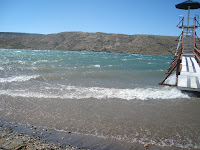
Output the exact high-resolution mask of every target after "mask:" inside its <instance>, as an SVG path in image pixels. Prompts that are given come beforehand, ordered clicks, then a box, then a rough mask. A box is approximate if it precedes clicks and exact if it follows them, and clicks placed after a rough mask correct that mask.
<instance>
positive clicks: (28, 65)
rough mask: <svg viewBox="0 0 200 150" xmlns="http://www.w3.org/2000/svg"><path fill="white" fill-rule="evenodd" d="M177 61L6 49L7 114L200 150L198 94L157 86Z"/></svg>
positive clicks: (2, 100) (2, 74)
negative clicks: (193, 95) (172, 63)
mask: <svg viewBox="0 0 200 150" xmlns="http://www.w3.org/2000/svg"><path fill="white" fill-rule="evenodd" d="M171 60H172V57H168V56H153V55H138V54H113V53H93V52H74V51H54V50H8V49H1V50H0V120H1V121H7V122H16V123H21V124H31V125H36V126H44V127H48V128H53V129H56V130H63V131H70V132H74V133H77V134H86V135H92V136H95V137H101V138H113V139H116V140H119V141H120V140H125V141H128V142H130V143H134V142H136V143H141V144H144V143H150V144H155V145H159V146H175V147H181V148H200V145H199V143H200V138H199V135H200V131H199V130H200V119H199V115H200V111H199V106H200V102H199V99H198V97H191V95H190V94H188V93H183V92H181V91H180V90H178V89H177V88H176V87H164V86H159V85H158V83H159V82H161V81H162V79H163V78H164V77H165V74H164V73H165V71H166V69H167V68H168V67H169V66H170V63H171ZM191 116H192V117H191Z"/></svg>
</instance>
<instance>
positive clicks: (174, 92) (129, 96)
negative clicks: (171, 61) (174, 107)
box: [0, 86, 189, 100]
mask: <svg viewBox="0 0 200 150" xmlns="http://www.w3.org/2000/svg"><path fill="white" fill-rule="evenodd" d="M35 90H39V91H35ZM35 90H0V94H1V95H9V96H12V97H18V96H19V97H33V98H59V99H89V98H93V99H123V100H150V99H160V100H161V99H176V98H189V96H188V95H187V94H184V93H182V92H181V91H180V90H178V89H177V88H175V87H173V88H171V87H163V88H135V89H115V88H100V87H77V86H63V87H62V86H60V87H52V88H51V87H46V88H44V89H35Z"/></svg>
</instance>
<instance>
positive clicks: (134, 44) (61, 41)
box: [0, 32, 177, 55]
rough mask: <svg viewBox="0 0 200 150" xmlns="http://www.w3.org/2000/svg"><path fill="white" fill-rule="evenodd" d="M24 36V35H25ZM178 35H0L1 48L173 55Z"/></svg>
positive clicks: (74, 33)
mask: <svg viewBox="0 0 200 150" xmlns="http://www.w3.org/2000/svg"><path fill="white" fill-rule="evenodd" d="M24 36H25V35H24ZM176 38H177V37H173V36H159V35H124V34H107V33H100V32H97V33H87V32H62V33H57V34H48V35H39V36H30V37H17V36H16V37H15V38H1V39H0V48H8V49H41V50H44V49H48V50H73V51H94V52H113V53H136V54H150V55H174V53H175V50H176V46H177V42H176V41H175V40H176Z"/></svg>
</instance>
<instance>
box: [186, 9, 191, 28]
mask: <svg viewBox="0 0 200 150" xmlns="http://www.w3.org/2000/svg"><path fill="white" fill-rule="evenodd" d="M190 7H191V6H188V22H187V26H189V22H190Z"/></svg>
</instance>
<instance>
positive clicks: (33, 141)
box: [0, 125, 80, 150]
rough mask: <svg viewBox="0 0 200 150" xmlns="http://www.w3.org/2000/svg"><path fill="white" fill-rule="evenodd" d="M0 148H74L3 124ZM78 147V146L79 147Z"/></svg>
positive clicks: (5, 149)
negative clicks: (26, 133)
mask: <svg viewBox="0 0 200 150" xmlns="http://www.w3.org/2000/svg"><path fill="white" fill-rule="evenodd" d="M0 149H1V150H11V149H13V150H36V149H38V150H41V149H46V150H48V149H49V150H50V149H59V150H64V149H65V150H75V149H78V148H75V147H72V146H65V147H64V146H59V145H55V144H53V143H51V142H48V141H45V140H43V139H40V138H39V137H34V136H29V135H24V134H23V133H18V132H15V131H13V130H12V128H10V127H6V126H4V125H1V126H0ZM79 149H80V148H79Z"/></svg>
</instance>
